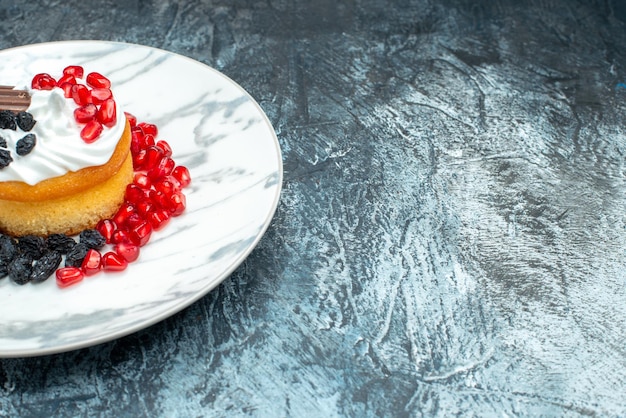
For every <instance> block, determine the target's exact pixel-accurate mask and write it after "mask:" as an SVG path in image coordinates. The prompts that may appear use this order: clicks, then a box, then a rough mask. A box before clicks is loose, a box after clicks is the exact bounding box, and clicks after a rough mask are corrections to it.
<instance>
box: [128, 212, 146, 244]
mask: <svg viewBox="0 0 626 418" xmlns="http://www.w3.org/2000/svg"><path fill="white" fill-rule="evenodd" d="M145 221H146V220H145V219H144V218H143V217H142V216H141V215H140V214H139V212H134V213H131V214H130V215H128V218H126V224H125V226H126V228H128V232H132V230H133V228H135V227H137V226H138V225H141V224H142V223H144V222H145ZM131 239H132V234H131Z"/></svg>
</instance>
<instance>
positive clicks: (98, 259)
mask: <svg viewBox="0 0 626 418" xmlns="http://www.w3.org/2000/svg"><path fill="white" fill-rule="evenodd" d="M80 268H81V270H82V271H83V273H85V276H93V275H94V274H96V273H98V272H99V271H100V269H101V268H102V255H100V252H99V251H98V250H94V249H93V248H91V249H89V251H87V254H86V255H85V258H84V259H83V263H82V264H81V266H80Z"/></svg>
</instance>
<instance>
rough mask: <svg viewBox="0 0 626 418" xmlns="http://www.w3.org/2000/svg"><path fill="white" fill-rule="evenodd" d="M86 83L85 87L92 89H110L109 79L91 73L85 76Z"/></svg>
mask: <svg viewBox="0 0 626 418" xmlns="http://www.w3.org/2000/svg"><path fill="white" fill-rule="evenodd" d="M86 81H87V85H88V86H90V87H93V88H104V89H108V88H111V82H110V81H109V79H108V78H106V77H105V76H103V75H102V74H100V73H96V72H93V73H89V74H87V79H86Z"/></svg>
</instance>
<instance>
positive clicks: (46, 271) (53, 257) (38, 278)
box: [30, 251, 61, 283]
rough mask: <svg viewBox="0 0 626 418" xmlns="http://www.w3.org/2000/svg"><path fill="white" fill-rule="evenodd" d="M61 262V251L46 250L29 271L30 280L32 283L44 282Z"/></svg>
mask: <svg viewBox="0 0 626 418" xmlns="http://www.w3.org/2000/svg"><path fill="white" fill-rule="evenodd" d="M59 264H61V253H59V252H56V251H48V252H47V253H45V254H44V255H42V256H41V258H40V259H39V260H37V261H35V264H34V265H33V269H32V270H31V272H30V281H32V282H33V283H41V282H44V281H46V280H47V279H48V277H50V276H51V275H52V273H54V271H55V270H56V269H57V267H59Z"/></svg>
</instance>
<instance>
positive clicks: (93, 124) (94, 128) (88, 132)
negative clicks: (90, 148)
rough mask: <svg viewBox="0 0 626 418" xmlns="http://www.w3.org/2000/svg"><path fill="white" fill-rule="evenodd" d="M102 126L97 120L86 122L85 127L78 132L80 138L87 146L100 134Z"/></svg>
mask: <svg viewBox="0 0 626 418" xmlns="http://www.w3.org/2000/svg"><path fill="white" fill-rule="evenodd" d="M102 129H103V128H102V125H101V124H100V122H98V121H97V120H91V121H89V122H87V124H86V125H85V127H84V128H83V129H82V131H80V137H81V138H83V141H85V142H86V143H88V144H91V143H92V142H94V141H95V140H96V139H98V137H99V136H100V134H101V133H102Z"/></svg>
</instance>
